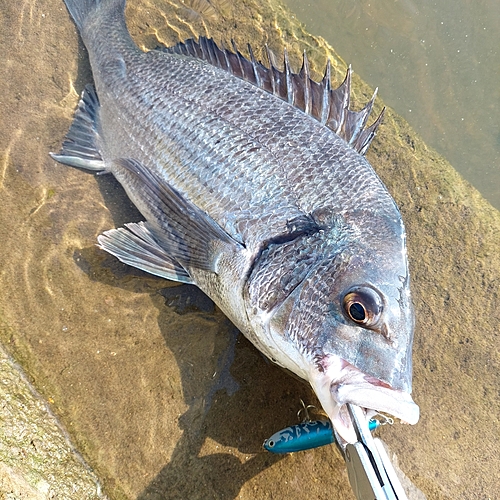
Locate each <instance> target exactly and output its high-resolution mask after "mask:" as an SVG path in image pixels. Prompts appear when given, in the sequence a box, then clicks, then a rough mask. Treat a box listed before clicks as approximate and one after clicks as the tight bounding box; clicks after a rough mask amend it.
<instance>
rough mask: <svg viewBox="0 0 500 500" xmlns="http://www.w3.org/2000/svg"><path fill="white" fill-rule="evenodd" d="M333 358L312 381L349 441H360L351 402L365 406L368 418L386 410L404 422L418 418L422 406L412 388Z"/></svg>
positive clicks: (340, 433)
mask: <svg viewBox="0 0 500 500" xmlns="http://www.w3.org/2000/svg"><path fill="white" fill-rule="evenodd" d="M331 358H336V359H329V363H328V367H327V369H326V370H325V371H323V372H316V374H315V375H316V376H313V377H312V379H310V382H311V385H312V387H313V389H314V391H315V392H316V395H317V396H318V399H319V400H320V402H321V404H322V406H323V409H324V410H325V411H326V413H327V414H328V417H329V418H330V420H331V421H332V425H333V427H334V429H335V430H336V431H337V433H338V434H339V435H340V437H341V438H342V439H344V440H345V441H346V442H347V443H355V442H356V441H357V436H356V432H355V429H354V425H353V422H352V420H351V417H350V415H349V412H348V411H347V407H346V404H348V403H350V404H353V405H356V406H360V407H361V408H363V409H364V410H365V413H366V414H367V418H370V417H372V416H374V415H375V414H377V413H380V412H383V413H386V414H389V415H391V416H393V417H395V418H398V419H400V420H401V421H402V422H403V423H407V424H412V425H414V424H416V423H417V422H418V420H419V417H420V410H419V407H418V405H417V404H416V403H415V402H414V401H413V399H412V397H411V396H410V394H409V393H408V392H405V391H401V390H397V389H394V388H392V387H391V386H390V385H389V384H387V383H385V382H383V381H382V380H379V379H377V378H375V377H371V376H369V375H366V374H365V373H363V372H362V371H361V370H359V369H357V368H356V367H354V366H353V365H351V364H349V363H348V362H346V361H344V360H342V359H340V358H337V357H336V356H332V357H331Z"/></svg>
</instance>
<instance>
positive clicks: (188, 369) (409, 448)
mask: <svg viewBox="0 0 500 500" xmlns="http://www.w3.org/2000/svg"><path fill="white" fill-rule="evenodd" d="M214 4H215V5H217V4H216V3H215V1H214ZM261 5H264V6H265V7H266V9H264V8H261V7H260V6H261ZM219 7H220V8H219V9H218V10H217V12H218V14H217V17H215V18H214V17H213V15H212V14H210V15H208V16H206V17H205V18H203V17H201V16H198V17H197V16H196V15H194V14H193V13H192V12H190V11H189V9H187V8H186V6H184V5H182V4H181V3H176V2H175V1H174V0H171V1H169V2H166V1H164V0H149V1H139V0H137V1H134V0H129V5H128V11H127V14H128V20H129V26H130V30H131V32H132V34H133V36H134V37H136V39H137V40H138V41H139V43H140V44H141V45H142V46H144V47H148V48H152V47H155V46H156V45H157V44H158V43H159V42H164V43H166V44H172V43H175V42H176V41H178V40H182V39H185V38H188V37H190V36H193V35H194V34H196V33H201V34H210V35H213V36H215V37H219V38H224V39H225V40H226V41H227V40H230V39H231V38H234V39H236V40H237V41H238V43H239V45H240V46H244V44H245V43H246V42H247V41H249V40H250V41H251V42H252V44H253V45H254V46H255V47H264V44H265V43H268V44H269V45H270V46H271V48H272V49H273V50H274V51H276V53H280V51H282V48H283V45H284V44H285V43H286V44H287V45H288V46H289V48H290V53H291V57H292V61H295V63H298V54H299V53H300V50H299V49H298V47H297V46H296V45H294V44H296V42H297V40H301V42H302V44H303V45H302V47H303V46H305V47H307V50H308V53H309V55H310V58H311V64H312V65H313V67H314V68H315V70H316V71H317V72H319V73H320V72H321V71H322V68H323V65H324V61H325V54H326V52H325V46H324V44H322V42H321V41H318V40H317V39H315V38H314V37H310V36H308V35H306V34H304V33H303V31H302V29H301V28H300V27H299V26H297V25H296V24H293V23H290V17H289V16H290V15H289V13H288V12H286V11H283V10H282V9H281V8H280V7H279V6H277V5H276V4H274V3H272V4H271V10H269V8H268V5H267V3H266V2H264V1H262V2H257V1H255V2H253V1H250V0H248V1H243V0H241V1H237V2H234V5H233V7H232V9H231V8H228V6H227V2H221V3H220V4H219ZM186 9H187V10H186ZM228 9H229V10H228ZM191 10H193V9H191ZM0 23H1V25H2V26H1V29H0V47H2V48H3V49H4V50H3V55H4V64H2V65H0V81H2V82H5V89H4V91H3V93H2V95H1V97H0V100H1V103H2V109H3V110H4V111H3V113H4V120H3V123H2V125H1V126H0V144H1V151H2V156H1V158H0V191H1V193H2V204H1V206H0V221H1V223H0V239H1V241H2V250H3V251H2V259H1V260H2V262H1V267H0V269H1V273H0V279H1V283H2V294H1V296H0V334H1V339H2V341H3V342H4V343H5V344H6V345H7V347H8V348H9V350H10V351H11V352H13V353H14V355H15V356H16V358H17V359H18V360H20V361H21V362H22V364H23V365H24V366H25V367H26V368H27V369H28V371H29V373H30V375H31V376H32V377H33V379H34V382H35V385H36V386H37V388H38V389H39V390H40V392H41V393H42V394H43V395H44V396H45V397H46V398H47V399H48V401H49V402H50V403H51V405H52V407H53V409H54V411H55V412H56V413H57V414H58V415H59V416H60V418H61V420H62V422H63V423H64V425H65V426H66V427H67V429H68V431H69V432H70V434H71V436H72V438H73V439H74V441H75V443H76V445H77V446H78V448H79V449H80V450H81V452H82V453H83V455H84V456H85V458H86V459H87V460H88V462H89V463H90V464H91V465H92V467H94V468H95V470H96V472H97V473H98V474H99V475H100V477H102V478H103V481H104V485H105V488H106V491H107V492H108V494H109V495H110V496H111V498H113V499H121V498H140V499H152V498H155V499H160V498H172V499H174V498H190V499H191V498H193V499H196V498H200V499H202V498H203V499H206V498H214V499H225V498H228V499H232V498H247V499H250V498H252V499H260V498H287V497H292V498H297V499H306V498H307V499H310V498H325V499H326V498H342V499H348V498H352V494H351V493H350V488H349V487H348V482H347V475H346V472H345V467H344V464H343V461H342V459H341V458H340V456H339V455H338V454H337V453H336V452H335V450H334V448H333V447H324V448H322V449H318V450H314V451H311V452H307V453H303V454H294V455H292V456H287V457H285V458H280V457H274V456H271V455H269V454H266V453H263V452H262V450H261V444H262V442H263V440H264V439H265V438H267V437H269V436H270V435H271V434H273V433H274V432H275V431H276V430H279V429H281V428H283V427H285V426H287V425H290V424H293V423H295V422H296V418H297V417H296V412H297V410H298V409H299V408H300V399H303V400H304V401H306V402H314V398H313V396H312V393H311V391H310V389H309V388H308V387H306V385H305V384H303V383H302V382H300V381H297V380H295V379H294V378H292V377H290V376H289V375H288V374H286V373H284V372H283V371H282V370H280V369H278V368H277V367H275V366H273V365H271V364H270V363H269V362H268V361H267V360H266V359H265V358H264V357H263V356H262V355H260V353H258V352H257V351H256V350H255V349H254V348H253V347H252V346H251V345H250V344H249V343H248V342H247V341H246V340H245V339H244V338H243V337H242V336H241V335H238V333H237V332H236V331H235V329H234V327H233V326H232V325H231V324H230V323H229V322H228V321H227V320H226V319H225V318H224V316H223V315H222V314H221V313H220V312H219V311H218V310H217V309H215V308H213V306H212V304H211V303H210V302H209V301H207V300H206V299H204V298H203V297H200V296H199V295H198V294H196V293H194V292H193V290H192V289H189V288H186V287H178V286H177V285H176V284H174V283H169V282H166V281H164V280H161V279H156V278H154V277H151V276H147V275H145V274H144V273H141V272H139V271H136V270H133V269H131V268H128V267H127V266H124V265H122V264H120V263H119V262H117V261H116V259H114V258H113V257H111V256H108V255H106V254H104V253H103V252H101V251H99V250H98V249H97V248H96V247H95V242H96V237H97V235H98V234H99V233H101V232H102V231H104V230H106V229H109V228H112V227H116V226H121V225H123V224H124V223H125V222H130V221H133V220H139V219H140V215H139V214H138V213H137V211H136V210H135V209H134V207H132V206H131V205H130V203H129V202H128V200H127V198H126V196H125V194H124V193H123V191H122V190H121V188H120V187H119V186H118V185H117V184H116V182H114V181H113V179H112V178H110V177H107V176H101V177H95V176H93V175H89V174H85V173H83V172H80V171H76V170H74V169H70V168H67V167H64V166H61V165H57V164H56V163H54V162H53V161H52V160H51V159H50V158H49V157H48V152H49V151H57V150H58V149H59V147H60V143H61V140H62V138H63V137H64V134H65V133H66V132H67V129H68V127H69V124H70V122H71V117H72V115H73V111H74V108H75V106H76V103H77V100H78V95H79V93H80V92H81V91H82V89H83V87H84V85H85V84H86V83H88V82H89V81H91V74H90V70H89V66H88V61H87V58H86V54H85V51H84V50H83V49H82V47H81V43H80V42H79V39H78V36H77V34H76V30H75V27H74V25H73V24H72V22H71V21H70V20H69V18H68V14H67V13H66V10H65V8H64V5H63V4H62V1H61V0H46V1H45V2H44V3H43V4H41V3H39V2H36V1H35V0H31V1H26V2H24V3H23V4H14V3H12V2H7V1H6V0H4V2H3V8H2V13H1V14H0ZM285 40H286V42H285ZM292 47H293V49H292ZM257 54H258V55H260V54H261V53H257ZM344 70H345V68H344V67H343V66H342V64H341V63H340V62H338V61H337V60H335V61H334V73H335V77H334V78H335V79H336V80H337V81H338V80H339V77H341V75H343V73H344ZM363 92H364V90H363ZM393 119H394V118H393V117H391V116H389V117H388V124H391V123H392V120H393ZM388 126H389V125H388ZM398 126H399V127H400V128H402V129H403V130H404V126H403V125H402V124H398ZM408 140H409V143H410V145H409V146H408V145H405V146H406V147H407V149H406V150H404V156H403V153H398V154H401V158H400V161H398V162H397V164H398V165H399V164H400V163H401V164H402V165H406V162H407V161H408V162H409V160H408V157H409V156H412V155H413V154H414V155H415V156H417V153H418V154H420V153H419V149H418V148H421V149H422V147H421V146H419V145H418V144H417V145H415V144H413V143H412V141H411V139H408ZM374 146H376V145H374ZM397 147H400V145H399V144H395V145H394V149H396V148H397ZM376 148H378V150H379V153H380V152H381V155H382V157H383V158H385V162H386V163H387V165H389V166H387V165H385V166H384V160H381V161H380V162H378V163H380V166H383V167H384V168H385V169H386V170H385V172H386V174H387V173H389V174H390V175H389V176H388V178H387V180H386V182H389V183H388V186H389V188H390V189H395V188H397V189H395V191H396V192H397V193H398V202H399V203H400V205H401V207H402V209H403V213H404V215H405V217H407V218H405V220H407V221H408V222H407V223H408V228H409V242H410V256H411V257H413V258H414V260H415V261H416V260H417V257H418V258H419V259H421V260H422V261H423V262H424V264H425V265H427V267H423V268H420V269H419V270H418V271H417V272H415V273H414V284H415V287H414V289H415V301H416V305H417V311H418V313H419V316H418V318H419V320H418V321H419V324H418V331H417V334H418V335H417V340H416V358H415V359H416V361H415V373H416V383H415V398H416V400H417V401H418V402H419V403H420V404H421V405H422V415H423V416H422V421H421V423H420V424H419V426H416V427H408V426H406V427H403V426H394V427H393V428H391V429H384V431H383V437H384V439H386V440H387V441H388V442H390V445H391V449H394V450H395V451H396V452H397V453H398V457H399V461H400V465H401V467H402V468H403V469H404V470H405V471H406V472H407V473H409V474H410V477H411V479H412V480H413V481H414V482H415V483H416V484H417V486H418V487H420V488H421V489H423V490H424V491H425V493H426V494H427V495H428V496H429V498H439V499H441V498H442V499H444V498H460V497H462V498H467V496H464V495H463V492H464V491H466V490H467V485H468V482H467V481H469V478H467V477H464V474H468V473H469V472H468V471H473V472H474V477H472V478H470V480H473V481H475V483H474V488H475V489H473V490H472V491H473V494H472V495H471V496H470V497H469V498H488V492H490V493H491V491H494V490H493V489H492V484H491V480H490V481H489V482H488V480H487V477H492V474H491V470H496V469H497V467H496V465H495V460H496V461H497V462H496V463H497V464H498V457H497V454H496V448H495V447H494V445H493V444H492V443H493V439H492V434H493V433H494V432H493V431H492V429H497V428H498V419H497V417H495V415H496V409H497V407H498V401H497V399H498V398H496V395H497V389H496V388H497V387H498V384H499V383H500V381H499V380H498V373H500V369H498V367H499V360H498V353H497V352H496V351H495V350H492V349H491V344H490V343H489V342H490V340H491V338H490V337H491V336H492V333H491V332H492V328H491V326H490V327H489V329H488V328H487V325H486V326H484V324H485V323H486V319H489V320H490V321H491V322H496V323H495V324H496V325H497V324H498V321H499V318H498V310H497V309H498V308H497V309H495V307H496V304H497V302H496V301H497V294H498V283H497V282H495V281H494V280H495V279H496V276H497V274H492V273H491V272H489V271H490V268H489V267H488V265H489V263H490V262H496V261H495V256H494V255H491V253H490V254H488V253H485V254H484V255H483V254H481V255H479V256H478V255H475V254H474V255H472V256H469V254H467V251H469V250H468V249H470V248H472V247H473V245H475V244H476V243H477V241H480V240H481V239H482V237H483V233H482V232H481V231H484V227H483V226H477V227H472V228H470V227H469V228H468V229H469V231H468V232H466V233H465V234H464V235H463V236H461V238H460V241H459V242H458V243H460V244H461V245H463V247H460V249H458V248H457V257H456V260H458V259H459V258H462V257H463V256H464V258H465V259H470V263H467V261H466V264H463V263H462V264H461V266H462V267H458V265H457V264H456V261H455V260H452V259H448V260H447V258H448V254H445V253H444V252H442V251H441V249H437V248H436V247H435V246H434V245H435V242H436V241H438V242H439V241H441V240H442V239H443V241H444V236H443V234H442V233H440V231H445V230H446V229H447V228H448V227H449V226H450V221H449V220H447V219H446V218H445V217H444V214H446V212H447V211H448V210H452V209H453V207H454V203H455V202H454V199H455V198H454V196H455V194H453V193H452V194H450V192H448V191H447V190H445V189H442V188H441V186H438V187H436V184H433V182H432V180H431V181H428V180H426V179H425V178H423V177H421V174H420V172H419V171H418V170H414V169H413V166H412V168H408V169H407V170H404V171H403V173H402V174H401V175H399V174H397V175H396V174H395V173H394V168H395V167H393V166H391V165H392V163H391V162H392V161H393V158H392V157H391V156H390V155H389V154H387V155H385V153H384V151H383V149H381V148H382V146H376ZM408 148H414V149H411V151H410V150H409V149H408ZM431 161H432V166H433V170H435V171H437V172H440V169H441V166H440V163H439V160H438V159H436V158H435V157H432V158H431V160H429V162H431ZM378 166H379V165H377V167H378ZM391 176H392V177H391ZM401 184H403V185H404V186H405V187H404V188H403V189H402V188H401ZM406 186H407V187H406ZM436 190H437V192H436ZM424 192H426V193H430V196H431V198H430V199H429V198H424ZM429 200H430V201H429ZM460 204H461V206H462V205H464V206H463V210H462V211H461V212H460V218H456V219H454V220H453V221H452V222H451V223H452V224H455V225H456V228H457V231H460V230H461V228H462V227H465V226H462V225H461V224H462V222H463V221H468V220H469V218H471V217H472V216H471V213H472V214H473V213H474V209H472V208H469V206H468V205H467V204H463V203H462V202H460ZM434 206H438V207H439V208H442V210H441V212H440V213H442V214H443V218H442V219H439V220H436V219H435V218H434V212H432V207H434ZM417 211H418V215H415V214H416V213H417ZM429 214H431V215H429ZM492 219H494V217H492ZM495 220H496V219H495ZM417 225H422V226H423V227H425V230H426V232H425V236H424V237H422V236H418V237H417V236H415V235H417V234H420V233H418V231H417V228H416V226H417ZM478 227H479V229H478ZM471 229H472V230H471ZM476 230H477V231H479V233H478V234H476V233H475V231H476ZM419 245H420V246H419ZM447 246H448V247H450V245H447ZM473 248H475V247H473ZM426 249H428V252H427V253H425V255H424V256H423V257H421V255H420V254H419V252H424V251H426ZM489 251H490V252H491V250H489ZM485 252H486V251H485ZM445 257H446V258H445ZM481 259H485V260H484V262H483V260H481ZM476 262H479V264H480V265H481V266H483V267H482V269H484V270H485V271H484V273H485V276H481V277H480V280H479V281H478V282H477V284H476V282H475V280H476V277H475V276H474V275H471V269H473V268H474V267H473V266H474V265H475V263H476ZM492 267H493V266H492ZM493 269H495V268H494V267H493ZM454 273H458V276H459V278H460V280H462V281H460V282H459V284H458V287H457V285H456V284H455V282H453V281H452V278H453V274H454ZM491 276H493V277H491ZM488 279H491V280H493V281H491V282H489V281H488ZM471 282H473V283H474V284H475V286H476V292H475V294H476V296H477V297H480V298H481V297H483V295H481V293H483V290H484V294H485V297H486V299H485V300H488V301H490V302H491V304H492V305H491V310H492V311H496V313H495V314H497V316H495V315H492V316H491V317H488V318H484V317H483V316H480V317H479V318H478V324H480V325H483V326H481V327H480V328H479V333H480V335H479V338H477V337H476V336H475V335H477V332H475V331H474V328H473V326H474V323H471V321H472V320H471V319H470V318H472V317H473V314H474V312H475V311H474V309H473V306H475V305H476V302H474V300H475V297H472V296H471V297H469V296H465V299H464V296H463V293H465V292H463V290H466V288H467V286H468V284H470V283H471ZM454 287H455V288H454ZM467 293H470V291H469V292H467ZM461 300H464V304H463V305H462V304H460V301H461ZM453 307H455V308H457V310H454V309H453ZM467 307H469V308H472V309H473V310H472V311H470V310H467ZM458 308H460V310H458ZM464 310H465V311H466V312H467V314H466V318H465V319H464V318H463V317H462V316H461V315H460V314H462V313H463V311H464ZM457 318H459V320H460V322H462V325H458V326H463V328H464V329H465V330H466V331H467V333H468V336H467V338H466V339H465V338H463V339H462V338H461V337H458V336H456V332H457V331H459V330H460V329H459V327H458V326H457V325H456V324H455V323H456V322H457V321H458V320H457ZM481 321H483V323H481ZM471 324H472V326H471ZM452 334H453V335H455V336H453V335H452ZM435 337H436V339H438V338H442V340H439V341H438V340H435ZM448 345H450V346H452V347H453V350H450V351H449V352H448V351H446V350H445V351H444V353H443V351H442V350H440V349H447V347H448ZM450 373H452V374H453V377H454V378H453V380H452V381H451V382H450V380H449V379H447V378H446V376H447V375H448V374H450ZM477 380H479V381H480V391H479V392H480V393H477V391H475V388H476V384H478V382H477ZM495 405H496V406H495ZM457 408H460V409H461V413H460V414H459V415H458V416H456V415H455V414H454V412H455V411H456V409H457ZM468 408H471V409H470V410H468ZM490 411H491V412H492V413H493V419H492V420H488V419H490V418H492V417H491V415H490V414H489V412H490ZM495 419H496V420H495ZM457 433H458V434H457ZM478 436H482V437H483V439H485V440H486V447H487V450H485V451H483V450H481V452H477V453H476V451H475V450H477V440H478V439H479V437H478ZM443 444H445V445H446V446H443ZM465 455H467V456H465ZM443 463H444V464H446V467H447V470H446V471H445V470H442V469H443V468H442V467H441V468H440V467H439V464H443ZM436 464H437V466H436ZM464 471H466V472H465V473H464ZM481 473H484V474H485V477H486V479H485V480H484V481H482V480H481V479H480V475H481ZM487 473H488V475H487ZM471 474H472V473H471ZM479 482H482V483H484V484H483V485H482V486H481V488H482V489H481V490H479V489H478V488H479V487H478V483H479ZM457 492H459V493H457ZM483 493H484V495H483V496H481V495H482V494H483Z"/></svg>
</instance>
